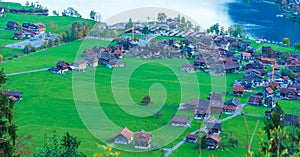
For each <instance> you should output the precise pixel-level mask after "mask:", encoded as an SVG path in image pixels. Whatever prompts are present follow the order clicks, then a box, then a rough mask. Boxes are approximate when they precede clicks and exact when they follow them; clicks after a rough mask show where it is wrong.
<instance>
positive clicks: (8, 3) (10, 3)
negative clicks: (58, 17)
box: [0, 2, 34, 10]
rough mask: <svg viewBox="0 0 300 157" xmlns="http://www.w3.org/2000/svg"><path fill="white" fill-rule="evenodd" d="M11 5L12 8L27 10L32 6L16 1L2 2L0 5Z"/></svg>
mask: <svg viewBox="0 0 300 157" xmlns="http://www.w3.org/2000/svg"><path fill="white" fill-rule="evenodd" d="M1 6H3V7H9V8H10V9H23V8H24V9H25V10H30V9H31V8H34V7H31V6H23V5H21V4H20V3H14V2H0V7H1Z"/></svg>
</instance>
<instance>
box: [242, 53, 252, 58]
mask: <svg viewBox="0 0 300 157" xmlns="http://www.w3.org/2000/svg"><path fill="white" fill-rule="evenodd" d="M242 55H243V57H251V53H248V52H243V54H242Z"/></svg>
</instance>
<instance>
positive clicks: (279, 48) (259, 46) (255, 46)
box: [246, 40, 300, 54]
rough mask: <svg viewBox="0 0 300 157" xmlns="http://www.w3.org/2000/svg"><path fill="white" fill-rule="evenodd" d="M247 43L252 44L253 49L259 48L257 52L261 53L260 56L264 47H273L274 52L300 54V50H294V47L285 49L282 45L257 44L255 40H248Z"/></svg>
mask: <svg viewBox="0 0 300 157" xmlns="http://www.w3.org/2000/svg"><path fill="white" fill-rule="evenodd" d="M246 41H248V42H250V43H251V47H254V48H259V49H258V50H257V53H260V54H261V53H262V51H261V48H262V46H271V47H272V49H273V50H274V51H281V52H300V51H299V50H296V49H294V48H292V47H285V46H280V45H276V44H270V43H263V42H262V43H256V41H254V40H246ZM291 46H292V45H291Z"/></svg>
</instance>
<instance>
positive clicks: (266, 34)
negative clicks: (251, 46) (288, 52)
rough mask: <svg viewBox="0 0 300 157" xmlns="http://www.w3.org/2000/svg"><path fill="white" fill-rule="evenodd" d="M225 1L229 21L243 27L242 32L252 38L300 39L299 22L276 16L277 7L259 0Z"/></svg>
mask: <svg viewBox="0 0 300 157" xmlns="http://www.w3.org/2000/svg"><path fill="white" fill-rule="evenodd" d="M248 1H249V0H248ZM248 1H246V0H242V1H238V2H231V3H227V6H228V14H229V16H230V18H231V21H233V22H234V23H239V24H241V25H242V26H243V27H244V32H245V33H247V34H248V36H249V37H252V38H254V39H257V38H260V39H268V40H271V41H272V40H274V41H282V39H283V38H284V37H288V38H289V39H290V41H291V45H292V43H295V42H298V41H300V23H295V22H293V21H290V20H288V19H286V18H281V17H276V15H277V14H279V13H280V10H279V7H278V6H277V5H274V4H270V3H266V2H263V1H259V0H252V1H251V2H248Z"/></svg>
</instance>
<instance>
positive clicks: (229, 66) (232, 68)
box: [224, 62, 240, 73]
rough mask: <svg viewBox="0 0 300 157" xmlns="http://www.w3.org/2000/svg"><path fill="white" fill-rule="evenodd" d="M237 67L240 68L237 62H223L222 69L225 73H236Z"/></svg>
mask: <svg viewBox="0 0 300 157" xmlns="http://www.w3.org/2000/svg"><path fill="white" fill-rule="evenodd" d="M239 69H240V65H239V63H237V62H232V63H225V64H224V70H225V72H226V73H236V72H237V71H238V70H239Z"/></svg>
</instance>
